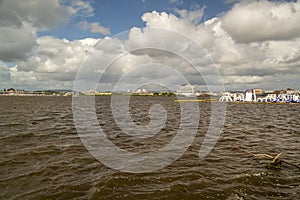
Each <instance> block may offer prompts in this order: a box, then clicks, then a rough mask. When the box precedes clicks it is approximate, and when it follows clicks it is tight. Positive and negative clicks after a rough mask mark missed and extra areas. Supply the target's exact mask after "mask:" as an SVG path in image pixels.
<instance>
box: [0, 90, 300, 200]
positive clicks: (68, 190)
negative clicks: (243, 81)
mask: <svg viewBox="0 0 300 200" xmlns="http://www.w3.org/2000/svg"><path fill="white" fill-rule="evenodd" d="M119 98H120V99H122V97H119ZM153 104H160V105H161V106H163V107H164V108H165V109H166V112H167V121H166V123H165V125H164V127H163V129H162V130H161V131H160V132H159V133H158V134H157V135H155V136H153V137H151V138H147V139H145V140H143V139H136V138H134V137H128V136H126V134H124V133H123V132H122V129H121V128H120V127H118V126H117V125H116V123H115V122H114V118H113V115H112V114H111V112H110V97H96V111H97V117H98V121H99V124H100V126H101V128H102V129H103V131H104V132H105V134H106V135H107V138H108V139H110V140H111V141H112V142H113V144H115V145H116V146H119V147H121V148H122V149H125V150H127V151H132V152H141V151H144V152H149V151H155V150H157V149H159V148H162V147H163V146H164V145H166V144H167V143H168V142H170V141H171V139H172V138H173V137H175V135H176V133H177V131H178V127H179V123H180V105H179V103H176V102H174V98H172V97H132V98H131V100H130V114H131V117H132V120H133V122H134V123H135V124H137V125H147V124H149V122H150V118H149V115H148V111H149V108H150V107H151V105H153ZM186 104H195V102H194V103H193V102H188V103H186ZM196 104H198V105H199V109H200V116H201V117H200V120H199V127H198V129H197V135H196V137H195V139H194V140H193V142H192V144H191V145H190V146H189V148H188V149H187V150H186V151H185V153H184V154H183V155H182V156H180V157H179V159H177V160H176V161H175V162H173V163H171V164H170V165H168V166H166V167H164V168H162V169H159V170H156V171H153V172H148V173H128V172H122V171H118V170H115V169H112V168H110V167H108V166H106V165H104V164H103V163H101V162H99V161H98V160H97V159H96V158H94V157H93V156H92V155H91V154H90V153H89V151H88V150H87V149H86V148H85V146H84V145H83V144H82V142H81V140H80V138H79V136H78V134H77V131H76V128H75V124H74V120H73V113H72V98H71V97H5V96H1V97H0V199H299V197H300V170H299V169H297V168H296V167H293V166H290V165H287V164H283V165H282V169H281V170H275V169H267V168H266V167H265V166H266V164H267V163H270V162H271V161H272V159H269V158H265V157H252V156H251V155H250V154H247V153H246V152H244V151H241V150H240V149H238V148H236V147H237V146H240V147H242V148H244V149H246V150H248V151H250V152H253V153H266V154H270V155H272V156H275V155H277V154H278V153H280V152H283V154H282V159H284V160H287V161H289V162H291V163H294V164H297V165H299V164H300V118H299V112H300V104H279V105H278V104H234V103H231V104H227V111H226V119H225V123H224V126H223V129H222V133H221V136H220V138H219V140H218V142H217V143H216V145H215V147H214V148H213V150H212V151H211V152H210V153H209V154H208V156H206V157H205V158H204V159H199V157H198V153H199V149H200V147H201V144H202V142H203V138H204V136H205V133H206V132H207V130H208V126H209V123H210V116H211V105H213V104H220V103H212V104H211V103H205V102H200V103H196Z"/></svg>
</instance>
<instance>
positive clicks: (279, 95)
mask: <svg viewBox="0 0 300 200" xmlns="http://www.w3.org/2000/svg"><path fill="white" fill-rule="evenodd" d="M256 90H257V89H248V90H246V91H245V93H244V94H243V93H230V92H224V93H223V94H222V96H221V97H220V99H219V101H221V102H259V103H263V102H265V103H300V91H297V90H291V89H287V90H282V91H275V92H274V93H269V94H267V95H266V96H261V97H258V98H257V96H256ZM261 93H262V95H263V94H265V93H263V92H261Z"/></svg>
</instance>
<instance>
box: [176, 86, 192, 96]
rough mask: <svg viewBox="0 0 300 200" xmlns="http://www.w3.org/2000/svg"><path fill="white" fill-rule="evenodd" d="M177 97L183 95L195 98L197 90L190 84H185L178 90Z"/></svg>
mask: <svg viewBox="0 0 300 200" xmlns="http://www.w3.org/2000/svg"><path fill="white" fill-rule="evenodd" d="M177 95H182V96H186V97H191V96H195V88H194V86H192V85H190V84H183V85H181V86H180V89H179V90H177Z"/></svg>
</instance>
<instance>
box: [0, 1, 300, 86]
mask: <svg viewBox="0 0 300 200" xmlns="http://www.w3.org/2000/svg"><path fill="white" fill-rule="evenodd" d="M299 21H300V2H299V1H296V0H295V1H283V0H282V1H279V0H277V1H266V0H241V1H238V0H213V1H211V0H127V1H120V0H109V1H108V0H106V1H104V0H99V1H97V0H47V1H46V0H23V1H19V0H0V44H1V45H0V90H2V89H4V88H11V87H13V88H16V89H25V90H40V89H43V90H44V89H73V88H76V89H80V90H88V89H97V90H103V91H106V90H125V91H126V90H135V89H137V88H139V87H142V86H147V85H162V86H163V87H164V88H169V89H170V90H176V89H178V88H179V86H180V85H181V84H192V85H195V87H196V88H197V89H199V90H207V89H209V90H223V89H224V90H245V89H249V88H262V89H264V90H272V89H286V88H294V89H300V87H299V85H300V80H299V78H300V76H299V72H300V26H299Z"/></svg>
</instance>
